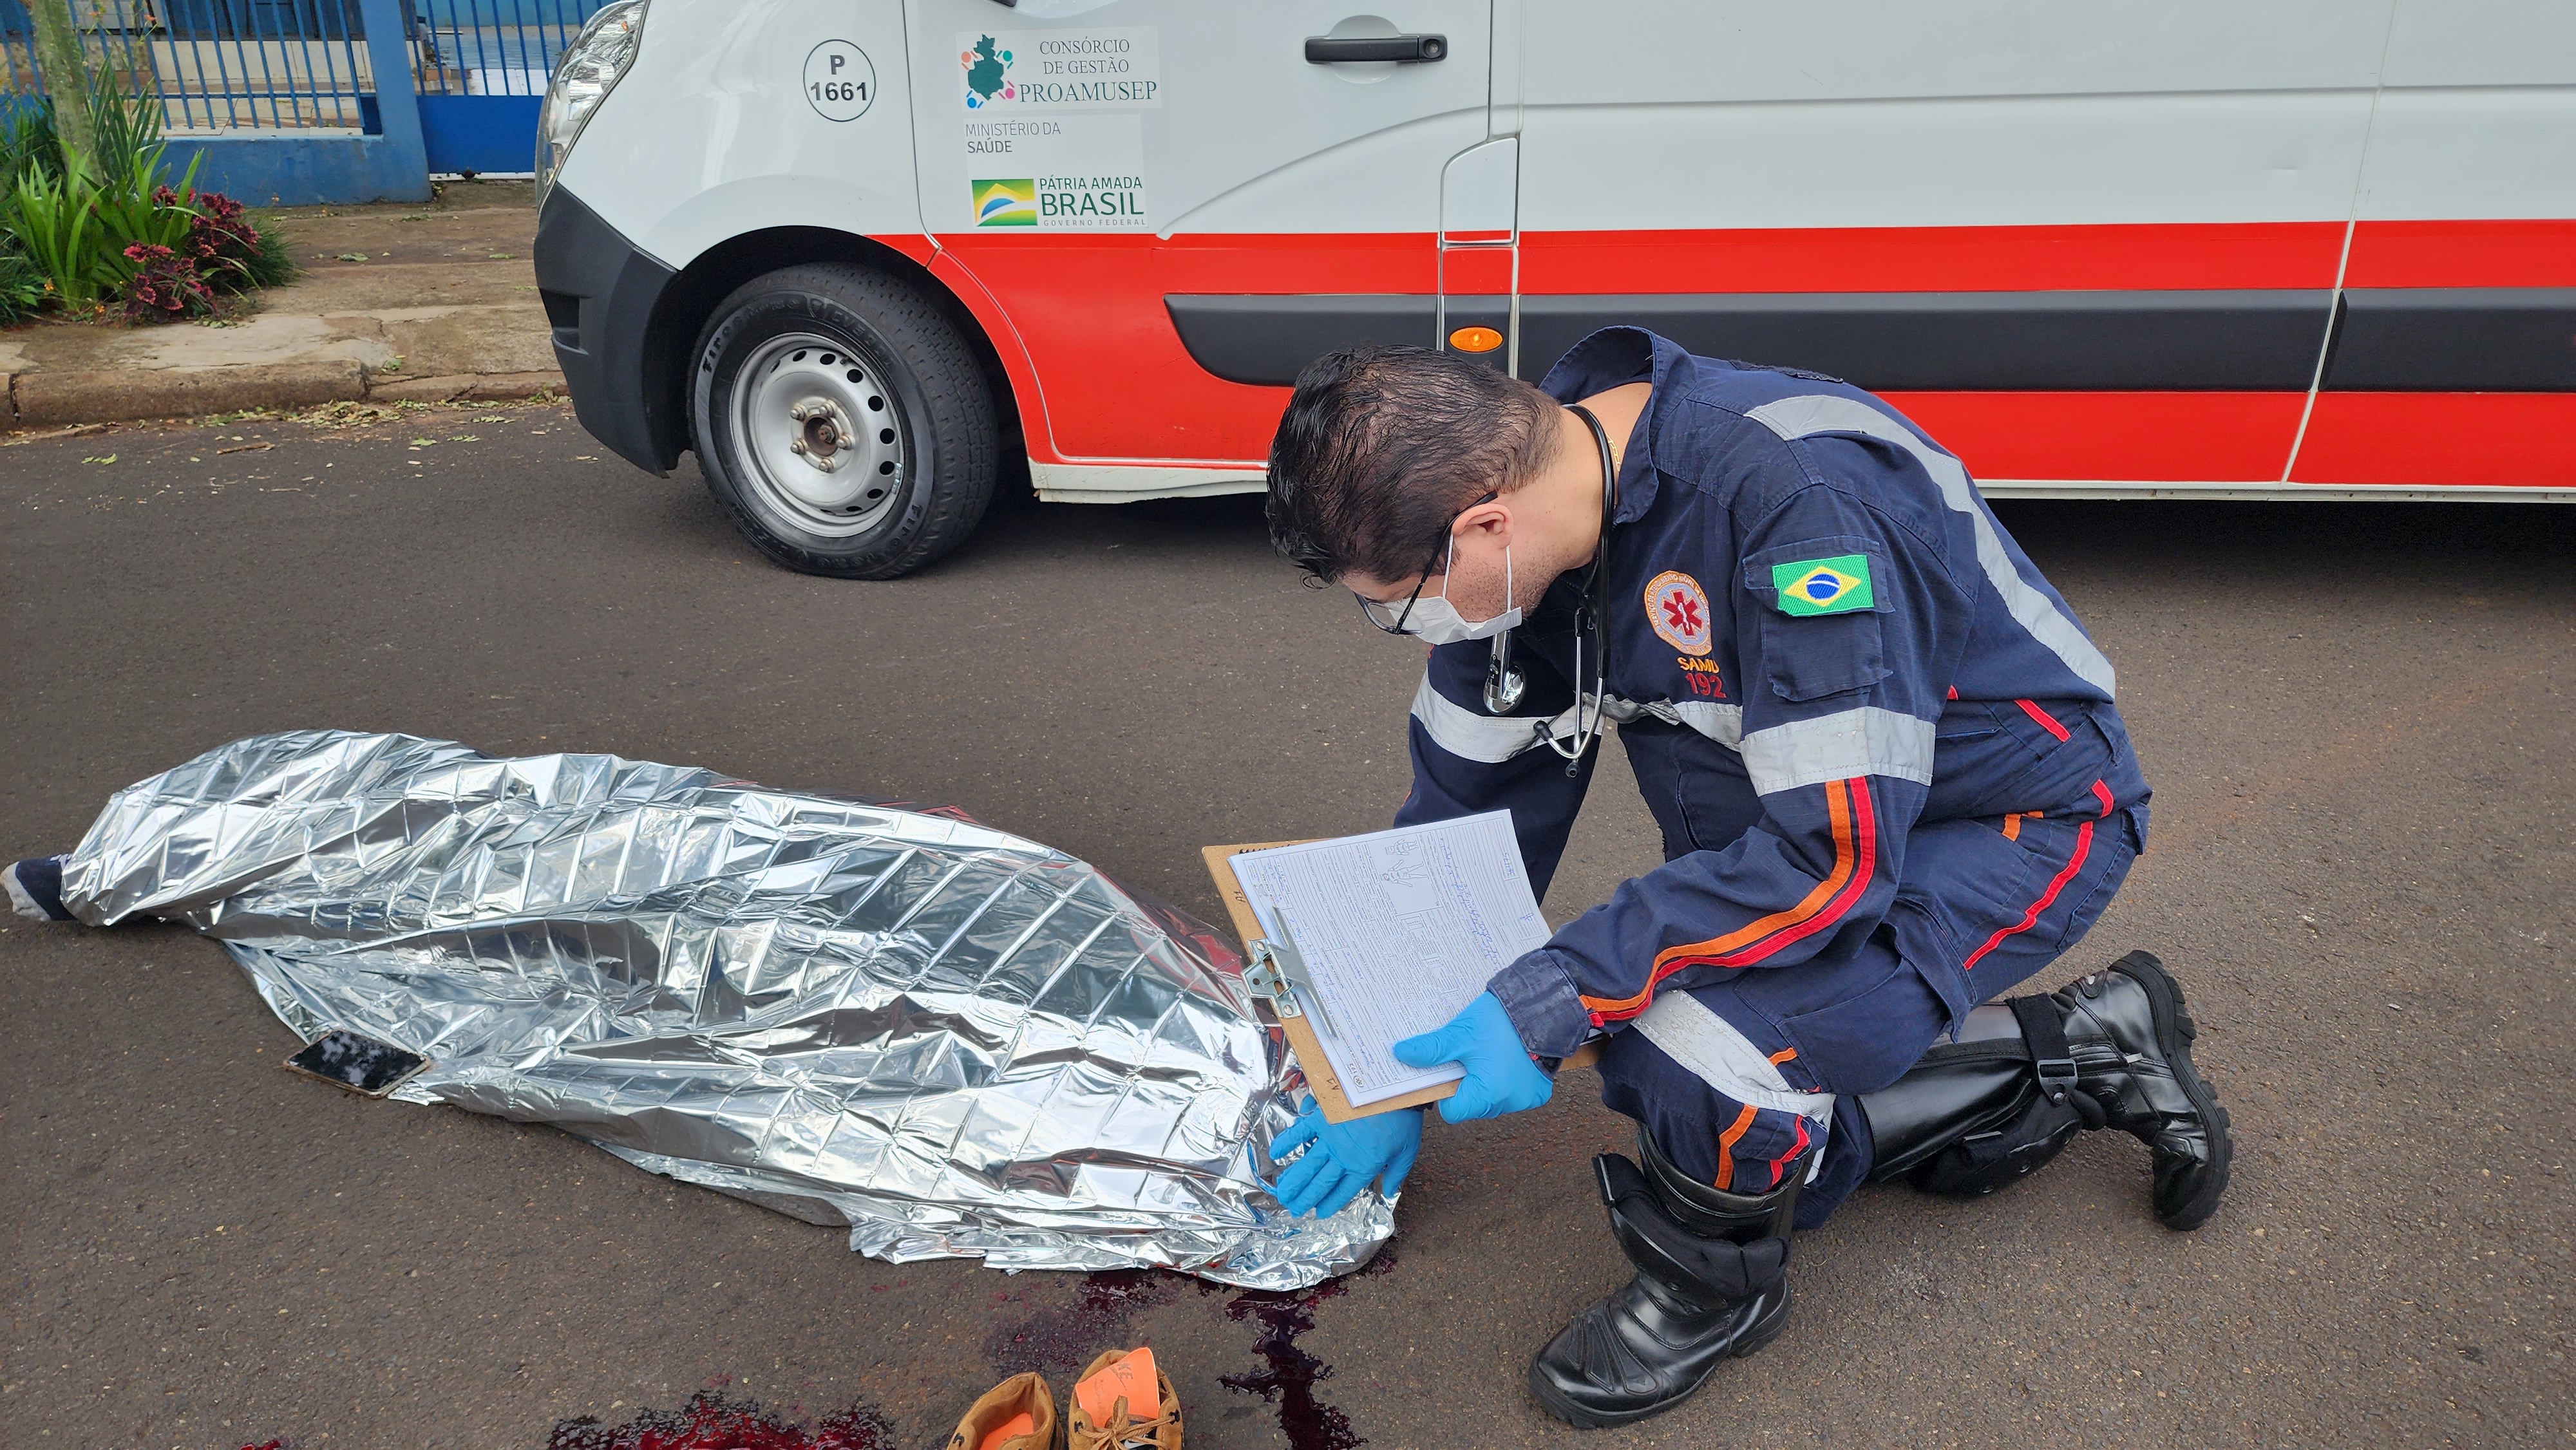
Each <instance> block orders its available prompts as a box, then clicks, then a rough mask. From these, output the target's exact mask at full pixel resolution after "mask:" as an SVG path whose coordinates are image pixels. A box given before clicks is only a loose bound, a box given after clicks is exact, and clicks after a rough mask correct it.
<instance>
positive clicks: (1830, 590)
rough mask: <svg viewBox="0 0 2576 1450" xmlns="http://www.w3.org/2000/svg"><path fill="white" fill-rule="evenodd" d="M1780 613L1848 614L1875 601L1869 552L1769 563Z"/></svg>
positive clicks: (1865, 607) (1871, 604) (1869, 605)
mask: <svg viewBox="0 0 2576 1450" xmlns="http://www.w3.org/2000/svg"><path fill="white" fill-rule="evenodd" d="M1771 583H1772V585H1773V586H1774V587H1776V588H1777V589H1778V590H1779V591H1780V612H1781V613H1782V614H1797V615H1810V614H1849V613H1851V612H1853V611H1854V610H1860V609H1868V608H1871V607H1872V606H1874V605H1875V604H1876V603H1877V602H1878V601H1877V599H1876V597H1875V596H1873V595H1872V594H1871V593H1870V590H1869V556H1868V555H1867V554H1837V555H1835V556H1834V557H1833V558H1830V559H1799V560H1796V561H1794V562H1791V563H1787V564H1774V565H1772V566H1771Z"/></svg>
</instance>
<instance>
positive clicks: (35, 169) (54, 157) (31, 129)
mask: <svg viewBox="0 0 2576 1450" xmlns="http://www.w3.org/2000/svg"><path fill="white" fill-rule="evenodd" d="M62 169H63V143H62V139H61V138H60V137H58V136H56V135H55V134H54V103H53V102H51V101H45V100H38V101H32V102H21V103H20V104H19V105H18V106H17V108H16V110H15V112H14V114H12V115H11V116H10V118H9V124H8V125H7V126H6V127H5V128H0V193H5V192H11V191H15V190H17V189H18V178H20V177H22V176H26V175H28V174H29V173H31V172H32V173H34V174H37V175H40V176H59V175H61V174H62Z"/></svg>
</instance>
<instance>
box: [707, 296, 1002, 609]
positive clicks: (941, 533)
mask: <svg viewBox="0 0 2576 1450" xmlns="http://www.w3.org/2000/svg"><path fill="white" fill-rule="evenodd" d="M691 356H692V358H693V359H694V360H695V361H694V365H693V368H692V376H691V379H690V390H689V422H690V437H691V439H692V440H693V442H694V445H695V448H696V451H697V455H698V468H699V471H700V472H702V473H704V474H705V475H706V480H707V491H708V492H709V493H711V494H713V495H714V496H715V501H716V504H717V506H718V507H719V508H721V509H723V510H724V512H725V515H726V517H728V518H730V519H731V520H732V521H733V524H734V527H735V528H737V529H740V530H741V531H742V533H743V536H744V537H745V538H747V539H749V540H750V541H751V543H752V546H753V547H754V548H757V549H758V550H760V552H761V553H763V554H766V555H768V556H769V558H770V559H771V560H772V561H774V562H776V563H779V564H782V565H784V566H786V567H787V568H790V569H794V570H796V571H797V572H799V573H803V574H822V575H827V576H830V577H833V578H839V579H894V578H899V577H901V576H903V575H905V574H910V573H912V572H914V571H915V570H918V569H921V568H924V567H926V566H928V565H929V564H931V563H933V562H934V561H936V560H938V559H940V558H941V557H943V556H944V555H946V554H947V553H948V552H949V551H950V550H952V549H955V548H956V547H957V546H958V545H959V544H961V543H964V542H965V540H966V536H967V535H969V534H971V533H973V532H974V531H975V526H976V525H977V524H978V523H980V522H982V521H983V518H984V511H985V509H986V508H987V507H988V506H990V505H991V503H992V501H993V483H994V478H995V475H996V473H997V472H998V470H999V466H1000V456H1001V430H1000V427H999V424H998V422H997V420H996V419H995V417H994V409H993V397H992V393H991V390H990V389H989V388H987V387H986V385H985V382H984V373H983V369H981V368H980V367H978V366H977V365H976V360H975V354H974V353H973V352H972V351H971V350H970V349H969V348H968V347H967V345H966V340H965V339H964V338H963V337H960V336H959V335H958V332H957V328H956V326H955V325H954V324H952V323H951V322H949V320H948V319H947V318H946V317H944V316H942V315H941V313H940V311H939V309H937V308H936V307H934V306H932V305H931V303H930V301H929V299H927V298H925V297H923V296H922V295H921V294H920V293H919V292H918V291H917V290H915V289H914V288H913V287H911V286H909V285H908V284H906V283H904V282H902V281H900V280H898V279H896V278H893V277H889V276H886V275H885V274H883V273H881V272H876V271H872V270H870V269H868V268H866V267H861V266H853V265H848V264H843V263H828V262H827V263H814V264H811V265H806V266H798V267H786V268H782V269H780V270H778V271H775V272H771V273H768V274H766V275H764V276H761V277H756V278H754V279H752V280H751V281H749V282H746V283H744V284H743V285H742V286H741V287H738V288H736V289H735V290H734V292H733V294H732V295H731V296H729V297H727V298H725V299H724V301H723V302H721V303H719V304H717V306H716V309H715V312H714V313H713V314H712V315H711V316H709V317H708V319H707V323H706V326H705V327H704V328H703V329H702V330H701V331H700V332H699V334H698V345H697V349H696V351H695V352H694V353H692V354H691ZM799 419H805V420H807V421H801V422H800V421H797V420H799ZM835 425H837V426H835ZM818 456H819V457H824V458H828V459H830V460H832V463H831V465H830V466H829V467H828V468H827V467H826V466H825V465H822V464H817V463H815V462H813V461H812V460H813V459H814V458H816V457H818Z"/></svg>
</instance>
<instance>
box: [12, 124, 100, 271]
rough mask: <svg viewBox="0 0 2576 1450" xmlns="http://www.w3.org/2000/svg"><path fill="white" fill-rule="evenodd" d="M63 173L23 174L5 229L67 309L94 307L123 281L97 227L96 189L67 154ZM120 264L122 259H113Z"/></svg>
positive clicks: (75, 159) (78, 165)
mask: <svg viewBox="0 0 2576 1450" xmlns="http://www.w3.org/2000/svg"><path fill="white" fill-rule="evenodd" d="M65 160H66V161H67V162H69V163H70V164H68V165H67V166H66V167H65V168H64V170H63V172H62V174H60V175H58V176H54V177H51V178H47V177H40V176H33V175H29V176H21V177H19V178H18V187H17V190H16V191H15V192H14V193H12V194H11V196H10V198H9V203H10V205H9V211H10V216H9V230H10V231H11V232H12V233H14V234H15V235H16V237H17V239H18V245H19V246H21V247H23V248H24V249H25V250H26V254H27V257H28V259H29V260H30V261H32V262H34V263H35V265H36V268H37V270H38V271H40V272H42V273H43V274H44V276H45V280H46V282H47V283H48V284H49V285H51V286H52V288H53V291H54V296H55V297H56V298H58V299H60V301H61V303H62V305H64V306H66V307H80V308H87V307H94V306H96V305H97V304H98V295H99V291H100V289H101V287H102V285H115V284H117V283H120V282H122V281H123V280H124V278H125V273H124V271H123V270H122V269H120V268H118V267H117V266H115V265H114V263H112V262H111V261H110V260H109V259H110V258H112V257H116V254H115V253H113V252H110V251H108V250H107V249H106V248H105V247H104V246H103V245H101V240H100V237H99V234H98V229H97V226H96V223H97V220H98V213H97V201H98V188H97V186H96V185H95V184H94V183H92V182H91V181H90V179H89V174H88V168H87V167H85V166H83V165H81V164H80V162H79V160H78V158H76V157H73V156H71V155H70V154H69V153H66V155H65ZM116 260H117V261H122V260H123V258H116Z"/></svg>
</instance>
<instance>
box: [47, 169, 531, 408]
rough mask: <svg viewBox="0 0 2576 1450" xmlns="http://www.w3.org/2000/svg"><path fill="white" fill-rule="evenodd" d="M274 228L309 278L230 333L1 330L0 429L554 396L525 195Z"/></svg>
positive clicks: (522, 188) (495, 187)
mask: <svg viewBox="0 0 2576 1450" xmlns="http://www.w3.org/2000/svg"><path fill="white" fill-rule="evenodd" d="M275 215H276V216H277V218H278V221H279V224H280V225H281V226H282V227H283V228H284V229H285V231H286V236H287V240H288V241H289V243H291V244H292V246H293V248H294V251H295V259H296V261H297V262H299V263H301V264H302V265H303V268H304V276H303V277H302V278H301V279H300V280H298V281H297V282H295V283H294V284H293V285H292V286H287V287H280V288H278V289H276V290H274V291H271V292H265V293H261V294H258V297H257V302H258V308H259V310H258V312H257V314H256V315H254V316H250V317H246V318H244V319H242V320H241V321H240V322H238V323H235V324H232V325H229V326H220V327H210V326H204V325H200V324H192V323H185V322H182V323H174V324H165V325H160V326H149V327H126V326H123V325H120V324H112V323H64V322H42V323H34V324H30V325H27V326H23V327H16V328H11V329H8V330H6V331H0V429H8V428H50V427H61V426H64V425H66V424H74V423H105V422H117V421H124V420H130V419H140V418H177V417H191V416H195V415H198V414H204V413H230V412H238V411H241V410H243V409H248V408H291V407H306V406H310V405H312V404H316V403H329V402H338V401H342V400H347V399H357V398H369V399H375V400H378V401H386V402H402V401H422V402H438V401H458V402H492V401H500V400H504V399H515V398H525V397H530V396H534V395H536V394H540V393H546V392H553V393H557V394H560V393H561V392H562V391H563V374H562V373H561V372H560V371H558V370H557V369H556V367H555V360H554V352H553V349H552V347H551V346H550V345H549V344H548V341H547V329H546V316H545V309H544V308H543V307H542V306H541V305H539V303H538V301H537V282H536V273H535V269H534V265H533V264H532V263H531V261H530V260H529V254H530V251H531V249H532V247H533V245H534V241H535V237H536V228H537V214H536V207H535V204H534V199H533V195H532V192H531V188H530V186H529V183H527V182H524V181H520V182H508V181H503V182H451V183H449V184H448V185H447V187H446V189H445V192H444V194H443V195H442V196H440V197H439V198H438V199H437V200H436V201H432V202H429V203H427V204H414V205H406V204H384V205H372V206H342V207H302V208H291V209H288V210H284V211H281V212H278V213H276V214H275Z"/></svg>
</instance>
